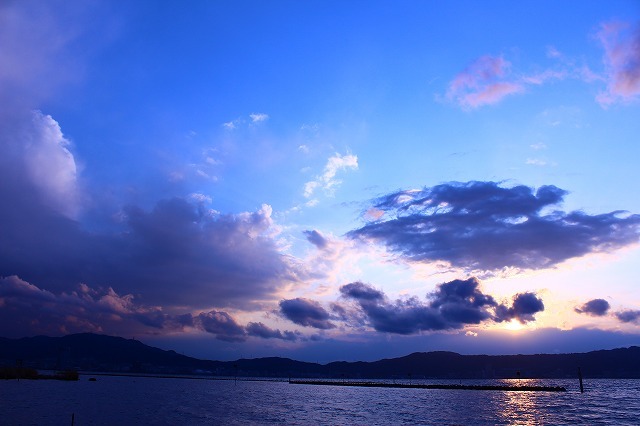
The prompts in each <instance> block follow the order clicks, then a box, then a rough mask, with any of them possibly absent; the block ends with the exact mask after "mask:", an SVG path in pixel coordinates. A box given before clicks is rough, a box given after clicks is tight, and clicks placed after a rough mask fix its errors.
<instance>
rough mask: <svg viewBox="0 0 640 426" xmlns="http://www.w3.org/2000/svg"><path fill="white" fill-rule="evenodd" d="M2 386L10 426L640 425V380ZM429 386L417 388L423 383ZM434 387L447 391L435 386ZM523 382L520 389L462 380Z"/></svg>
mask: <svg viewBox="0 0 640 426" xmlns="http://www.w3.org/2000/svg"><path fill="white" fill-rule="evenodd" d="M96 377H97V381H95V382H90V381H88V380H87V379H88V376H81V379H80V381H78V382H60V381H53V380H51V381H49V380H39V381H29V380H21V381H19V382H18V381H15V380H11V381H0V424H3V425H4V424H7V425H70V424H71V416H72V414H74V418H75V425H78V426H81V425H129V424H131V425H133V424H141V425H145V424H148V425H153V424H160V425H198V424H224V425H234V424H235V425H248V424H249V425H250V424H284V425H307V424H309V425H316V424H317V425H376V424H377V425H395V424H411V425H413V424H425V425H432V424H433V425H503V424H506V425H511V424H514V425H538V424H549V425H563V424H570V425H576V424H584V425H600V424H602V425H640V380H585V393H583V394H581V393H580V391H579V387H578V381H577V380H571V381H567V380H545V381H537V380H535V381H534V380H522V382H521V384H531V385H560V386H565V387H566V388H567V390H568V392H564V393H557V392H505V391H469V390H467V391H465V390H429V389H388V388H359V387H334V386H312V385H293V384H288V383H286V382H245V381H238V382H237V383H236V382H234V381H212V380H189V379H161V378H141V377H135V378H134V377H107V376H96ZM418 382H420V381H414V383H418ZM424 383H447V381H442V380H439V381H425V382H424ZM448 383H464V384H506V383H512V384H517V381H516V380H514V381H497V380H496V381H474V380H465V381H462V382H460V381H452V382H448Z"/></svg>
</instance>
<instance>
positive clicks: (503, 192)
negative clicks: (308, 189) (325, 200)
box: [347, 182, 640, 271]
mask: <svg viewBox="0 0 640 426" xmlns="http://www.w3.org/2000/svg"><path fill="white" fill-rule="evenodd" d="M566 194H567V192H566V191H564V190H562V189H560V188H558V187H555V186H552V185H549V186H542V187H540V188H538V189H537V190H534V189H532V188H529V187H526V186H522V185H519V186H515V187H512V188H505V187H502V186H500V185H499V184H498V183H495V182H467V183H458V182H451V183H445V184H441V185H437V186H434V187H431V188H424V189H419V190H405V191H398V192H395V193H391V194H388V195H385V196H383V197H380V198H379V199H377V200H374V202H373V206H372V208H373V209H375V210H376V211H379V212H383V213H384V214H383V215H380V216H379V219H378V220H374V221H371V222H369V223H368V224H366V225H365V226H363V227H361V228H359V229H356V230H353V231H351V232H349V233H348V234H347V235H348V236H349V237H351V238H353V239H357V240H363V241H370V242H375V243H381V244H384V245H385V246H386V247H387V248H388V249H389V250H391V251H392V252H394V253H396V254H398V255H399V256H400V257H401V258H404V259H407V260H409V261H412V262H446V263H448V264H450V265H451V266H453V267H457V268H462V269H465V270H467V271H497V270H501V269H503V268H516V269H542V268H550V267H553V266H554V265H557V264H558V263H560V262H563V261H565V260H567V259H570V258H574V257H580V256H584V255H586V254H589V253H599V252H607V253H609V252H611V251H613V250H616V249H619V248H621V247H624V246H627V245H631V244H634V243H637V241H638V237H639V236H640V215H637V214H633V215H630V214H623V212H620V211H614V212H611V213H605V214H598V215H589V214H586V213H584V212H581V211H573V212H568V213H566V212H562V211H559V210H555V211H551V212H549V213H544V210H547V209H550V208H551V207H554V206H556V205H557V204H559V203H561V202H562V200H563V198H564V196H565V195H566Z"/></svg>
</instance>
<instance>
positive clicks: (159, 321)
mask: <svg viewBox="0 0 640 426" xmlns="http://www.w3.org/2000/svg"><path fill="white" fill-rule="evenodd" d="M183 325H184V324H179V321H178V319H174V318H172V317H170V316H168V315H165V314H164V313H162V311H161V310H160V309H159V308H156V307H148V306H142V305H139V304H136V303H135V302H134V297H133V296H132V295H130V294H127V295H119V294H117V293H116V292H115V291H114V290H113V289H112V288H111V287H109V288H108V289H106V290H104V289H98V290H96V289H92V288H90V287H88V286H87V285H85V284H80V285H79V286H78V288H77V290H76V291H72V292H69V293H61V294H55V293H52V292H50V291H48V290H45V289H41V288H39V287H37V286H36V285H33V284H31V283H28V282H26V281H24V280H22V279H20V278H19V277H17V276H15V275H13V276H9V277H6V278H2V277H0V334H1V335H3V336H16V337H22V336H25V335H34V334H49V335H60V334H68V333H78V332H107V333H112V334H130V333H131V332H142V331H149V330H150V329H155V330H158V329H176V328H181V327H182V326H183Z"/></svg>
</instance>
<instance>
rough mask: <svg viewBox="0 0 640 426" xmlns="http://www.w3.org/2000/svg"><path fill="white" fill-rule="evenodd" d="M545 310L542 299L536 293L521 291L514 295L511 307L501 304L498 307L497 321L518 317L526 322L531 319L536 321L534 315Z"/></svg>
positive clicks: (517, 318) (522, 321)
mask: <svg viewBox="0 0 640 426" xmlns="http://www.w3.org/2000/svg"><path fill="white" fill-rule="evenodd" d="M542 311H544V304H543V303H542V299H539V298H538V297H537V296H536V295H535V294H534V293H519V294H517V295H515V296H514V297H513V304H512V305H511V307H508V306H505V305H499V306H497V307H496V318H495V320H496V321H497V322H502V321H511V320H513V319H516V320H518V321H520V322H521V323H523V324H525V323H527V322H529V321H535V317H534V315H535V314H536V313H538V312H542Z"/></svg>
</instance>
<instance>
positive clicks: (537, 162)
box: [527, 158, 547, 167]
mask: <svg viewBox="0 0 640 426" xmlns="http://www.w3.org/2000/svg"><path fill="white" fill-rule="evenodd" d="M527 164H529V165H532V166H540V167H543V166H546V165H547V162H546V161H544V160H541V159H539V158H527Z"/></svg>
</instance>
